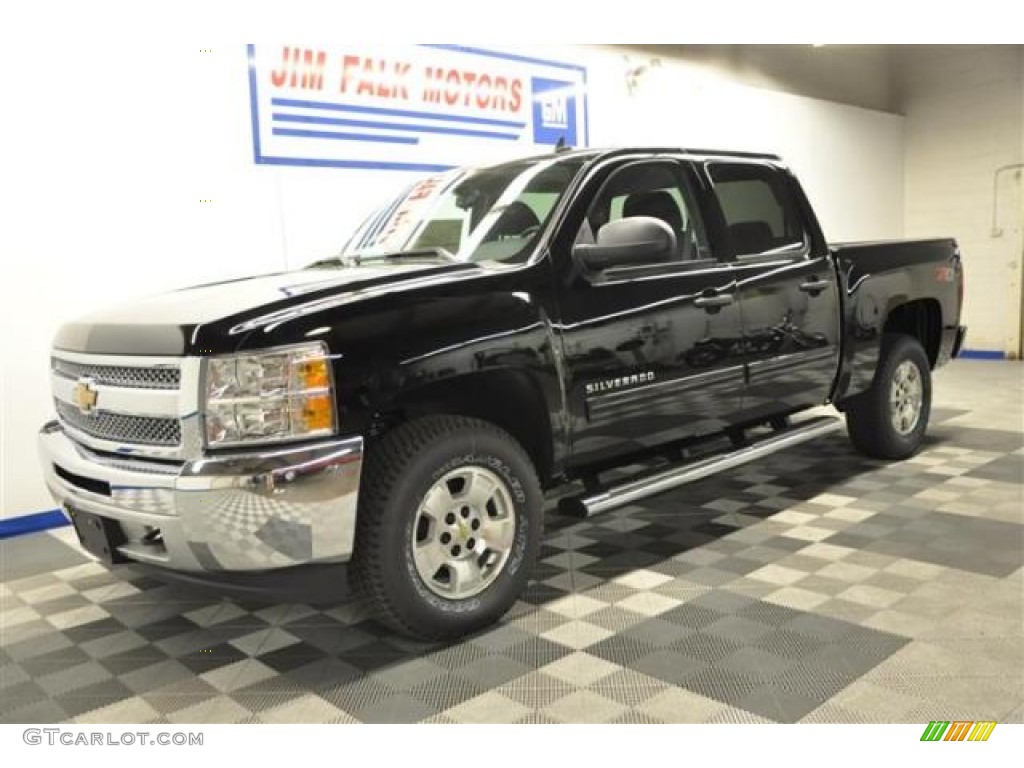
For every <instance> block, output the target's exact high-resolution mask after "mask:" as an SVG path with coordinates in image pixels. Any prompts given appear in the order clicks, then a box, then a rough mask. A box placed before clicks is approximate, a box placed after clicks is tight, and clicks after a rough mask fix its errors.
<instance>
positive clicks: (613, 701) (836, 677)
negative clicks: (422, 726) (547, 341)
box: [0, 361, 1024, 723]
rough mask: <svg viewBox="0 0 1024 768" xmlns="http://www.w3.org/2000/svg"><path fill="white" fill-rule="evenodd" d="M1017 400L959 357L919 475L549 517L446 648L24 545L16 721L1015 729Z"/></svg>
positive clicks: (737, 484)
mask: <svg viewBox="0 0 1024 768" xmlns="http://www.w3.org/2000/svg"><path fill="white" fill-rule="evenodd" d="M1022 392H1024V366H1022V365H1020V364H1017V363H990V362H974V361H958V362H956V363H954V364H952V365H951V366H949V367H947V368H946V369H944V370H942V371H940V372H939V374H938V375H937V382H936V404H935V409H934V416H933V425H932V428H931V432H930V438H929V440H928V444H927V446H926V448H925V450H924V451H923V452H921V453H920V454H919V455H918V456H917V457H915V458H914V459H912V460H910V461H907V462H903V463H898V464H886V463H883V462H877V461H872V460H868V459H864V458H862V457H860V456H858V455H857V454H855V453H854V452H853V450H852V449H851V448H850V446H849V444H848V442H847V441H846V438H845V436H844V435H842V434H839V435H836V436H833V437H830V438H825V439H823V440H820V441H818V442H815V443H811V444H808V445H805V446H803V447H800V448H796V449H793V450H790V451H787V452H785V453H780V454H777V455H775V456H772V457H770V458H769V459H767V460H764V461H761V462H758V463H756V464H751V465H748V466H747V467H744V468H741V469H739V470H737V471H733V472H731V473H727V474H723V475H720V476H718V477H716V478H712V479H709V480H705V481H703V482H700V483H696V484H693V485H690V486H687V487H684V488H682V489H679V490H677V491H675V492H671V493H667V494H664V495H662V496H659V497H656V498H653V499H650V500H648V501H646V502H645V503H643V504H637V505H634V506H631V507H629V508H626V509H623V510H620V511H618V512H612V513H609V514H607V515H605V516H602V517H598V518H596V519H594V520H592V521H587V522H577V521H575V520H572V519H567V518H562V517H558V516H557V515H552V516H551V517H550V518H549V525H548V531H547V535H546V537H545V542H544V547H543V551H542V554H541V563H540V565H539V568H538V571H537V579H536V581H535V582H534V583H533V585H532V586H531V587H530V589H529V591H528V592H527V593H526V595H525V596H524V598H523V600H522V601H521V602H519V603H518V604H517V605H516V607H515V609H514V610H513V611H512V612H511V613H510V614H509V615H508V616H507V617H506V618H505V620H504V621H503V622H502V623H501V624H500V625H499V626H497V627H495V628H493V629H491V630H489V631H486V632H484V633H482V634H480V635H478V636H475V637H472V638H469V639H467V640H465V641H463V642H460V643H458V644H455V645H450V646H440V645H424V644H419V643H414V642H411V641H408V640H405V639H402V638H398V637H395V636H392V635H389V634H387V633H386V632H384V631H382V630H381V629H380V628H379V627H377V626H376V625H375V624H374V623H372V622H370V621H367V620H366V618H365V613H366V612H365V610H364V608H363V607H362V606H360V605H359V604H344V605H337V606H328V607H326V608H325V607H323V606H316V607H313V606H308V605H300V604H282V605H266V604H259V603H249V602H239V601H234V600H227V599H218V598H216V597H210V596H209V594H208V593H205V592H203V593H200V592H197V591H196V590H194V589H190V588H188V587H186V586H182V585H168V584H164V583H162V582H161V581H159V580H157V579H155V578H153V577H152V576H149V575H145V574H142V573H139V572H136V571H134V570H132V569H130V568H122V569H117V570H114V571H110V570H107V569H106V568H104V567H102V566H100V565H99V564H97V563H95V562H93V561H91V560H90V559H89V558H87V557H86V556H84V555H82V554H81V553H80V552H79V551H78V550H77V548H76V547H74V545H73V535H72V534H71V532H70V531H69V530H67V529H63V530H61V531H57V532H51V533H45V534H37V535H34V536H30V537H22V538H18V539H13V540H7V541H5V542H2V543H0V547H2V549H0V555H2V558H3V561H2V576H3V581H2V583H0V601H2V603H0V607H2V614H0V622H2V637H0V664H2V666H0V721H3V722H18V723H21V722H57V721H75V722H156V723H168V722H172V723H179V722H356V721H364V722H414V721H431V722H483V721H486V722H495V721H496V722H663V721H667V722H702V721H709V722H763V721H782V722H794V721H806V722H918V723H920V722H927V721H929V720H935V719H944V720H955V719H966V720H971V719H977V720H997V721H999V722H1007V721H1010V722H1021V721H1022V720H1024V642H1022V641H1024V625H1022V605H1024V603H1022V595H1024V589H1022V587H1024V581H1022V565H1024V525H1022V523H1024V519H1022V517H1024V511H1022V510H1024V503H1022V502H1024V500H1022V498H1021V497H1022V487H1024V428H1022V418H1024V413H1022Z"/></svg>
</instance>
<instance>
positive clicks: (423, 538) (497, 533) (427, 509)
mask: <svg viewBox="0 0 1024 768" xmlns="http://www.w3.org/2000/svg"><path fill="white" fill-rule="evenodd" d="M515 535H516V518H515V508H514V506H513V503H512V494H511V493H510V492H509V490H508V486H507V485H506V484H505V482H504V481H503V480H502V479H501V478H500V477H498V475H496V474H495V473H494V472H492V471H491V470H489V469H486V468H484V467H479V466H467V467H460V468H459V469H455V470H452V471H451V472H448V473H447V474H445V475H444V476H443V477H442V478H441V479H439V480H438V481H437V482H436V483H434V484H433V485H432V486H431V487H430V489H429V490H428V491H427V492H426V494H425V495H424V497H423V501H422V502H421V503H420V507H419V509H418V510H417V512H416V519H415V521H414V522H413V526H412V554H413V562H414V563H415V565H416V571H417V573H418V574H419V577H420V579H422V581H423V583H424V584H425V585H426V587H427V588H428V589H429V590H430V591H431V592H433V593H434V594H436V595H439V596H441V597H445V598H448V599H449V600H464V599H466V598H468V597H473V596H474V595H477V594H479V593H480V592H482V591H484V590H485V589H487V588H488V587H489V586H490V585H491V584H493V583H494V580H495V579H497V578H498V576H499V575H500V574H501V572H502V571H503V570H504V568H505V564H506V563H507V562H508V558H509V554H510V553H511V551H512V545H513V542H514V541H515Z"/></svg>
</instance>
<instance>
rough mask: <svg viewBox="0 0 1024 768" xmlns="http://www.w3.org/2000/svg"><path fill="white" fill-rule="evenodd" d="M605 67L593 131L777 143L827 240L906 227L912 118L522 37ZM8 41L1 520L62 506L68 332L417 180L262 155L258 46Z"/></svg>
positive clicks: (277, 265) (326, 249) (668, 139)
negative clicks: (53, 464)
mask: <svg viewBox="0 0 1024 768" xmlns="http://www.w3.org/2000/svg"><path fill="white" fill-rule="evenodd" d="M516 52H518V53H521V54H524V55H534V56H542V57H545V58H553V59H558V60H562V61H569V62H574V63H577V64H582V65H584V66H586V67H587V69H588V84H589V89H590V90H589V106H590V139H591V141H590V143H591V144H592V145H595V146H600V145H619V144H644V143H647V144H660V145H674V146H701V147H722V148H730V149H750V150H765V151H773V152H778V153H780V154H782V155H783V156H784V157H785V158H786V159H787V160H788V161H789V162H790V164H791V165H792V166H793V167H794V169H795V170H796V171H797V173H798V174H799V175H800V176H801V178H802V179H803V181H804V183H805V186H806V188H807V191H808V194H809V195H810V197H811V199H812V202H813V203H814V205H815V208H816V209H817V210H818V212H819V214H820V216H821V218H822V224H823V226H824V228H825V231H826V234H827V236H828V237H830V238H831V239H834V240H845V239H861V238H884V237H898V236H900V235H901V234H902V229H903V221H902V216H903V178H904V177H903V161H902V157H903V119H902V118H900V117H898V116H896V115H892V114H887V113H882V112H874V111H869V110H864V109H858V108H854V107H846V106H842V105H839V104H835V103H832V102H828V101H821V100H814V99H808V98H803V97H799V96H793V95H788V94H784V93H778V92H774V91H769V90H762V89H757V88H752V87H748V86H743V85H740V84H738V83H736V82H735V81H733V80H730V79H729V77H728V75H727V74H726V73H723V72H716V71H714V70H711V69H703V68H700V67H697V66H696V65H692V64H685V65H684V64H681V63H673V62H672V61H668V60H665V59H662V61H661V64H660V66H657V67H647V69H646V72H645V74H644V75H643V76H641V77H640V78H639V79H638V80H637V81H636V82H635V83H634V87H633V88H632V89H630V88H628V87H627V82H626V72H627V70H628V69H632V68H635V67H637V66H643V65H644V63H645V62H644V59H643V57H642V56H633V55H631V56H630V60H629V61H627V60H626V58H625V57H624V55H623V53H622V52H621V51H620V50H613V49H603V48H578V47H572V48H570V47H563V48H558V49H554V48H534V47H521V48H520V49H518V51H516ZM23 61H24V56H22V55H21V53H20V52H19V50H18V49H17V47H15V48H13V49H11V48H5V49H3V50H2V51H0V66H2V67H3V68H4V71H24V72H25V76H24V77H20V78H9V79H8V80H6V81H5V93H4V95H5V97H6V99H7V103H8V104H17V105H18V113H19V115H22V116H24V117H23V118H22V119H19V120H5V121H4V123H3V127H2V128H0V131H3V134H2V136H0V144H2V146H4V147H5V148H6V149H7V150H8V152H7V155H6V157H5V164H4V169H3V173H2V177H0V205H2V210H3V211H4V221H5V223H4V227H3V231H2V232H0V263H2V264H3V268H4V286H5V297H4V299H5V300H4V301H3V302H2V303H0V313H2V315H0V329H2V330H0V334H2V338H0V361H2V365H3V369H2V378H0V451H2V457H0V517H12V516H17V515H23V514H28V513H33V512H39V511H41V510H45V509H48V508H51V507H52V503H51V501H50V499H49V497H48V496H47V494H46V492H45V490H44V487H43V484H42V479H41V475H40V473H39V470H38V466H37V462H36V456H35V434H36V431H37V429H38V428H39V426H40V425H41V424H42V423H43V422H44V421H45V420H46V419H48V418H50V416H51V412H52V405H51V401H50V397H49V383H48V377H47V371H48V349H49V345H50V341H51V339H52V337H53V334H54V332H55V331H56V329H57V327H58V326H59V325H60V324H61V323H62V322H64V321H66V320H69V319H71V318H73V317H75V316H77V315H80V314H82V313H85V312H88V311H91V310H94V309H98V308H101V307H104V306H107V305H110V304H112V303H115V302H117V301H119V300H121V299H124V298H126V297H132V296H138V295H145V294H148V293H153V292H157V291H163V290H167V289H171V288H175V287H180V286H184V285H189V284H194V283H198V282H204V281H211V280H216V279H221V278H228V277H237V276H241V275H247V274H255V273H260V272H267V271H274V270H282V269H286V268H293V267H298V266H301V265H303V264H305V263H308V262H309V261H312V260H313V259H315V258H318V257H321V256H325V255H328V254H330V253H332V252H334V251H336V250H337V248H338V247H339V246H340V245H341V244H342V243H343V241H344V239H345V237H346V235H347V233H348V231H349V230H350V229H351V228H352V227H353V226H354V225H355V224H356V223H357V222H358V221H359V220H360V219H361V218H362V217H363V216H364V215H365V214H366V213H367V212H368V210H369V209H370V208H371V207H372V206H374V204H375V203H377V202H379V201H380V200H382V199H383V198H384V197H386V196H388V195H389V194H391V193H393V192H394V191H395V190H396V189H397V188H398V187H400V186H401V185H403V184H405V183H407V182H408V181H409V179H410V178H412V175H411V174H409V173H404V172H395V171H387V172H383V171H361V170H339V169H330V168H292V167H278V166H257V165H255V164H254V163H253V160H252V142H251V128H250V114H249V96H248V83H247V74H246V55H245V46H244V45H241V44H235V45H228V46H223V47H215V48H213V49H212V50H211V52H208V53H206V52H203V53H201V52H200V50H199V49H198V48H193V47H188V48H186V47H184V46H172V45H168V44H159V43H153V42H149V41H147V42H146V44H145V45H142V44H135V45H134V46H130V45H129V44H124V45H112V44H106V45H103V46H91V45H89V44H88V41H87V40H85V39H83V41H82V42H79V43H71V44H69V45H63V46H61V47H59V48H54V49H53V50H51V51H50V52H49V58H48V59H45V60H43V59H40V58H35V59H32V62H33V66H32V67H30V68H27V69H26V68H25V67H24V66H23Z"/></svg>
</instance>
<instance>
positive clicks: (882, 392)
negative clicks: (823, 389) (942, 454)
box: [846, 334, 932, 459]
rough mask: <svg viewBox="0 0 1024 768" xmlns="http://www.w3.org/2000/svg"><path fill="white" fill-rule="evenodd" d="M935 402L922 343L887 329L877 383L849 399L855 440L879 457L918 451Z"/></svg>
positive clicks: (849, 421) (901, 456) (848, 413)
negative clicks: (888, 331) (933, 401)
mask: <svg viewBox="0 0 1024 768" xmlns="http://www.w3.org/2000/svg"><path fill="white" fill-rule="evenodd" d="M931 404H932V382H931V368H930V366H929V363H928V356H927V355H926V354H925V352H924V349H923V348H922V347H921V343H920V342H919V341H918V340H917V339H915V338H914V337H913V336H907V335H904V334H886V335H885V336H883V337H882V351H881V356H880V359H879V362H878V369H877V370H876V371H875V379H874V381H873V382H872V384H871V388H870V389H869V390H867V391H866V392H864V393H863V394H860V395H858V396H857V397H856V398H854V399H853V400H851V401H850V402H849V403H847V404H846V426H847V430H848V431H849V434H850V440H851V442H852V443H853V445H854V447H855V448H856V449H857V450H858V451H860V452H861V453H863V454H865V455H867V456H871V457H873V458H879V459H905V458H907V457H908V456H912V455H913V454H914V453H916V452H917V450H918V449H919V448H920V447H921V442H922V441H923V440H924V434H925V430H926V429H927V428H928V417H929V415H930V414H931Z"/></svg>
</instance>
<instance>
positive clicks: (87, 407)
mask: <svg viewBox="0 0 1024 768" xmlns="http://www.w3.org/2000/svg"><path fill="white" fill-rule="evenodd" d="M93 384H94V382H93V380H92V379H90V378H89V377H88V376H83V377H82V378H80V379H79V380H78V383H77V384H76V385H75V388H74V390H73V391H72V393H71V397H72V399H73V400H74V401H75V405H77V406H78V410H80V411H81V412H82V413H85V414H88V413H91V412H92V409H93V408H95V407H96V401H97V400H98V399H99V396H100V393H99V392H97V391H96V388H95V387H94V386H93Z"/></svg>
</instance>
